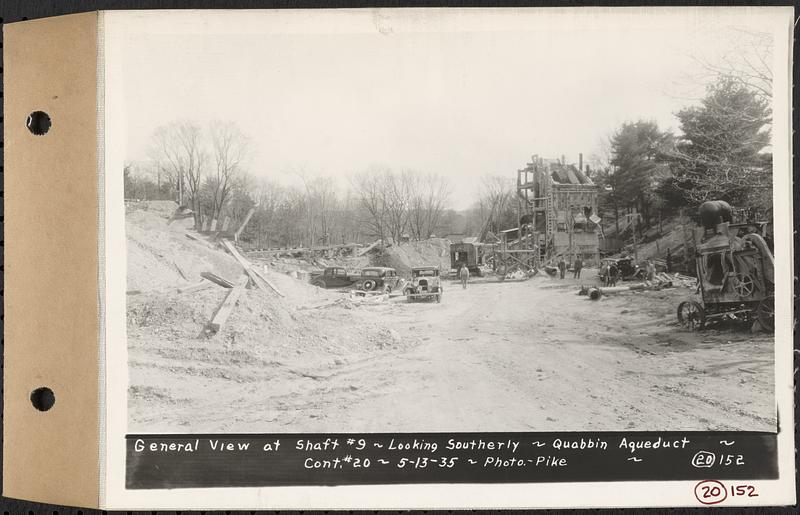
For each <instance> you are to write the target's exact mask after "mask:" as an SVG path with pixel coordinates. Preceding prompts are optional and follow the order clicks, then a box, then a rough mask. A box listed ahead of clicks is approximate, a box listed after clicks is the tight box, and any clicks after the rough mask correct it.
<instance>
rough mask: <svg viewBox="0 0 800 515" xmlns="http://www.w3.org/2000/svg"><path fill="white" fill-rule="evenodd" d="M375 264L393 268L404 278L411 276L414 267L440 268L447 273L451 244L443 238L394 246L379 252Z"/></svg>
mask: <svg viewBox="0 0 800 515" xmlns="http://www.w3.org/2000/svg"><path fill="white" fill-rule="evenodd" d="M373 264H374V265H377V266H388V267H392V268H394V269H395V270H397V273H398V274H400V275H403V276H409V275H411V267H414V266H425V265H431V266H438V267H439V268H440V269H441V270H442V271H445V272H447V271H449V270H450V242H449V241H448V240H445V239H443V238H430V239H427V240H422V241H412V242H408V243H401V244H399V245H392V246H390V247H385V248H384V249H382V250H379V251H377V253H376V254H375V257H374V258H373Z"/></svg>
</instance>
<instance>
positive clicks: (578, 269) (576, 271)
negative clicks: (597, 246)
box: [572, 256, 583, 279]
mask: <svg viewBox="0 0 800 515" xmlns="http://www.w3.org/2000/svg"><path fill="white" fill-rule="evenodd" d="M581 268H583V260H582V259H581V257H580V256H578V257H577V258H576V259H575V268H574V270H573V272H572V278H573V279H580V278H581Z"/></svg>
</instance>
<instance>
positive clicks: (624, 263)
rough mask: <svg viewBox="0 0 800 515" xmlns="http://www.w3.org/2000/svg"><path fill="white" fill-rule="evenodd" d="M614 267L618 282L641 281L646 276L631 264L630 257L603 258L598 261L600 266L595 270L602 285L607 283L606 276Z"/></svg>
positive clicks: (636, 266)
mask: <svg viewBox="0 0 800 515" xmlns="http://www.w3.org/2000/svg"><path fill="white" fill-rule="evenodd" d="M614 266H616V269H617V274H618V275H617V279H618V280H622V281H629V280H631V279H639V280H642V279H644V278H645V276H646V275H647V274H646V272H645V270H644V269H643V268H642V267H640V266H639V265H637V264H635V263H634V262H633V258H632V257H621V258H604V259H601V260H600V266H599V267H598V269H597V275H598V277H600V280H601V281H603V282H604V283H607V282H608V280H607V277H606V275H607V274H608V271H609V270H612V269H613V267H614Z"/></svg>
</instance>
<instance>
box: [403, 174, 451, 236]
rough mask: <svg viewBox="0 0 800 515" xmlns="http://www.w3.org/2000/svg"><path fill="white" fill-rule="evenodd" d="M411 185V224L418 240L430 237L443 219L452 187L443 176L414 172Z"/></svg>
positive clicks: (413, 233)
mask: <svg viewBox="0 0 800 515" xmlns="http://www.w3.org/2000/svg"><path fill="white" fill-rule="evenodd" d="M408 187H409V196H408V202H409V226H410V228H411V234H412V236H413V237H414V238H415V239H417V240H422V239H426V238H429V237H430V236H431V235H432V234H433V233H434V231H435V230H436V228H437V227H438V226H439V224H440V223H441V221H442V216H443V214H444V210H445V207H446V206H447V201H448V200H449V197H450V194H451V191H452V188H451V185H450V182H449V181H448V180H447V179H446V178H444V177H441V176H438V175H433V174H428V175H419V174H412V175H411V176H410V177H409V179H408Z"/></svg>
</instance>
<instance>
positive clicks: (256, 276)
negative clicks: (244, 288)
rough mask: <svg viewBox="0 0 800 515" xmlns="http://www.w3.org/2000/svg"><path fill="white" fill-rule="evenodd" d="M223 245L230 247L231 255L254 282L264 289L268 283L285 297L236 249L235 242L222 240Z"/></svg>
mask: <svg viewBox="0 0 800 515" xmlns="http://www.w3.org/2000/svg"><path fill="white" fill-rule="evenodd" d="M222 245H223V246H224V247H225V248H226V249H228V252H230V253H231V255H232V256H233V257H234V258H235V259H236V261H238V262H239V264H240V265H242V268H244V271H245V272H246V273H247V275H248V276H249V277H250V280H252V281H253V284H255V285H256V286H258V287H259V288H261V289H262V290H265V288H264V285H266V286H267V287H268V288H270V289H271V290H272V291H274V292H275V293H276V294H277V295H278V296H280V297H284V295H283V293H281V291H280V290H278V288H276V287H275V285H274V284H272V283H271V282H270V281H269V279H267V278H266V277H264V276H263V275H262V274H261V272H259V271H258V270H257V269H256V268H255V267H253V265H252V263H250V262H249V261H248V260H247V259H246V258H245V257H244V256H242V255H241V254H240V253H239V251H238V250H236V247H235V246H234V245H233V243H231V242H230V241H228V240H222Z"/></svg>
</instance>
